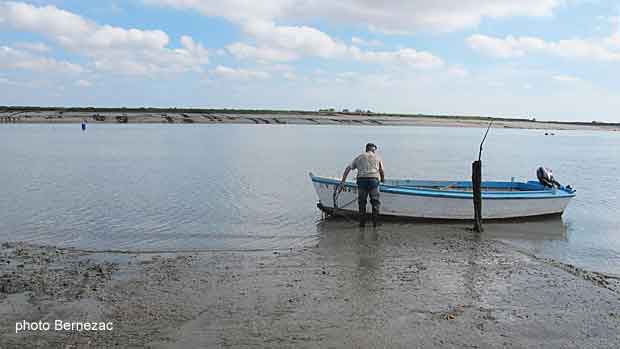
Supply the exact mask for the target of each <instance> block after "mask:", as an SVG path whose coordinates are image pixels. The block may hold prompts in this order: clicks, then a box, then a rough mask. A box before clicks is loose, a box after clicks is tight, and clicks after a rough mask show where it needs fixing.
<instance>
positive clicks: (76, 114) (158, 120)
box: [0, 110, 620, 131]
mask: <svg viewBox="0 0 620 349" xmlns="http://www.w3.org/2000/svg"><path fill="white" fill-rule="evenodd" d="M84 119H85V120H87V121H88V122H89V123H95V124H96V123H106V124H118V123H121V124H123V123H139V124H214V125H216V124H254V125H348V126H351V125H357V126H444V127H486V126H488V124H489V122H490V120H493V127H494V128H518V129H540V130H602V131H620V124H604V123H592V124H588V123H570V122H553V121H549V122H545V121H531V120H519V119H506V118H475V117H459V116H431V115H398V114H354V113H338V112H334V113H321V112H303V113H301V112H300V113H294V112H291V113H286V112H277V113H276V112H274V113H266V112H265V113H263V112H260V113H259V112H256V113H251V112H244V113H235V112H227V113H215V112H188V113H181V112H172V113H170V112H168V113H161V112H133V111H132V112H117V111H101V112H97V111H92V112H91V111H53V110H52V111H27V110H24V111H17V112H16V111H15V110H11V111H4V112H0V124H5V123H7V124H15V123H28V124H36V123H49V124H56V123H80V122H81V121H82V120H84Z"/></svg>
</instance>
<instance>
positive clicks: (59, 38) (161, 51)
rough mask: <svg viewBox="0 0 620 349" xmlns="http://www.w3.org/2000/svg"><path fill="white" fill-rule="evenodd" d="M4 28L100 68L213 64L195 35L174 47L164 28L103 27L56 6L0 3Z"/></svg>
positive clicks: (133, 70) (135, 70) (143, 70)
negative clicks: (58, 47)
mask: <svg viewBox="0 0 620 349" xmlns="http://www.w3.org/2000/svg"><path fill="white" fill-rule="evenodd" d="M2 26H8V27H10V28H13V29H17V30H22V31H30V32H35V33H38V34H41V35H43V36H45V37H48V38H49V39H50V40H53V41H55V42H56V43H57V44H59V45H61V46H62V47H64V48H66V49H68V50H70V51H73V52H76V53H78V54H81V55H84V56H87V57H89V58H91V59H92V60H93V64H94V66H95V67H96V68H97V69H100V70H106V71H111V72H116V73H127V74H151V73H159V72H184V71H201V67H202V65H204V64H207V63H208V52H207V50H206V49H205V48H204V47H202V45H200V44H198V43H196V42H194V41H193V40H192V38H190V37H187V36H183V37H181V40H180V41H181V47H179V48H169V47H168V45H169V43H170V39H169V37H168V35H167V34H166V33H164V32H163V31H161V30H140V29H134V28H130V29H125V28H120V27H114V26H110V25H99V24H97V23H95V22H93V21H90V20H87V19H84V18H82V17H80V16H78V15H76V14H73V13H71V12H68V11H65V10H61V9H58V8H56V7H55V6H51V5H50V6H41V7H37V6H33V5H30V4H26V3H21V2H3V3H0V27H2Z"/></svg>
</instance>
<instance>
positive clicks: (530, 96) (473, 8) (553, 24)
mask: <svg viewBox="0 0 620 349" xmlns="http://www.w3.org/2000/svg"><path fill="white" fill-rule="evenodd" d="M619 68H620V4H618V3H617V2H616V1H611V0H607V1H604V0H600V1H599V0H519V1H508V0H468V1H462V0H444V1H429V0H408V1H407V0H390V1H383V2H372V1H365V0H341V1H326V0H266V1H255V2H254V1H245V0H229V1H216V0H125V1H120V0H119V1H97V2H94V1H76V0H57V1H41V0H39V1H33V0H31V1H28V2H20V1H0V93H1V96H2V97H0V105H54V106H127V107H134V106H158V107H169V106H170V107H172V106H175V107H228V108H269V109H305V110H314V109H319V108H326V107H333V108H338V109H340V108H349V109H358V108H360V109H371V110H373V111H377V112H403V113H430V114H457V115H485V116H508V117H528V118H529V117H536V118H537V119H539V120H580V121H592V120H597V121H612V122H620V113H619V112H618V110H620V92H619V91H620V82H619V79H618V77H619V76H620V69H619Z"/></svg>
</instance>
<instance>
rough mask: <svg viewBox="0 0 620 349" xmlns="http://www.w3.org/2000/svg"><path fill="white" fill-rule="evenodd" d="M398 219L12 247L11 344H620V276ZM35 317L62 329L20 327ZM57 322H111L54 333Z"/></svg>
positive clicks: (2, 303)
mask: <svg viewBox="0 0 620 349" xmlns="http://www.w3.org/2000/svg"><path fill="white" fill-rule="evenodd" d="M390 227H391V225H388V224H386V225H384V226H380V227H378V228H376V229H373V228H366V229H362V230H359V228H357V227H353V226H352V225H351V224H349V223H347V222H346V221H326V222H323V223H320V227H319V234H320V239H319V243H318V245H316V246H309V247H306V248H298V249H291V250H284V251H273V250H270V251H253V252H234V251H230V252H227V251H202V252H194V253H149V254H139V253H118V252H87V251H79V250H72V249H57V248H54V247H42V246H33V245H28V244H25V243H5V244H3V245H2V247H1V250H0V251H1V253H0V264H1V265H2V266H1V267H0V268H1V269H0V319H1V320H0V347H2V348H7V347H33V346H39V347H45V348H51V347H58V348H71V347H109V346H115V345H116V346H121V347H142V346H148V347H155V348H165V347H188V348H189V347H235V348H237V347H248V348H249V347H295V348H297V347H308V348H315V347H458V348H464V347H472V348H474V347H544V348H559V347H563V348H564V347H574V348H580V347H600V348H610V347H618V346H620V336H618V328H620V302H619V301H620V282H619V280H618V279H616V278H614V277H607V276H605V275H602V274H598V273H592V272H586V271H583V270H580V269H578V268H575V267H573V266H570V265H566V264H562V263H558V262H555V261H551V260H544V259H539V258H536V257H534V256H531V255H528V254H527V253H522V252H519V251H518V250H516V249H515V248H513V247H511V246H509V245H506V244H504V243H501V242H498V241H494V240H480V239H479V238H478V237H477V236H476V235H474V234H473V233H471V232H469V231H468V230H467V229H466V227H464V226H458V225H430V224H429V225H423V224H420V225H416V226H415V230H416V231H413V232H404V231H399V230H398V229H390ZM395 231H396V232H395ZM23 320H26V321H29V322H32V321H39V320H42V321H48V322H50V323H51V324H52V330H50V331H47V332H45V331H22V332H20V333H16V322H21V321H23ZM55 320H61V321H65V322H78V321H90V322H105V323H109V322H111V323H113V330H111V331H81V332H79V331H55V330H53V324H54V321H55Z"/></svg>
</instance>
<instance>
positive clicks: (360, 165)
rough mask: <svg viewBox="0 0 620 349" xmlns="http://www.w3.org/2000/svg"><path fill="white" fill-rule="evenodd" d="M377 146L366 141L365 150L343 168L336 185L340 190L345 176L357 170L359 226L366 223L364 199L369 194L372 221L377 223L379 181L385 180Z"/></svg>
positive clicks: (379, 204)
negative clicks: (340, 177) (338, 182)
mask: <svg viewBox="0 0 620 349" xmlns="http://www.w3.org/2000/svg"><path fill="white" fill-rule="evenodd" d="M376 150H377V146H376V145H374V144H372V143H368V144H366V151H365V152H364V153H362V154H360V155H358V156H357V157H356V158H355V159H353V162H351V164H350V165H349V166H347V168H346V169H345V170H344V174H343V175H342V181H341V182H340V185H339V186H338V191H339V192H340V191H342V189H343V188H344V183H345V181H346V180H347V176H348V175H349V172H351V170H357V195H358V196H357V202H358V205H359V214H360V226H362V227H363V226H365V225H366V199H367V197H368V196H370V204H371V205H372V223H373V225H374V226H376V225H377V216H379V208H380V207H381V202H380V201H379V181H381V182H384V181H385V174H384V172H383V161H381V158H380V157H379V155H377V154H376V153H375V151H376Z"/></svg>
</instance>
